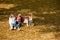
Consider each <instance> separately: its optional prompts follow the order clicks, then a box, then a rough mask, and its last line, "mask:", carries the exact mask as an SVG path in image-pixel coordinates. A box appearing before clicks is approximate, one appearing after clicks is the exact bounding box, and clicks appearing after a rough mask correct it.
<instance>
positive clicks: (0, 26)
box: [0, 22, 60, 40]
mask: <svg viewBox="0 0 60 40" xmlns="http://www.w3.org/2000/svg"><path fill="white" fill-rule="evenodd" d="M54 27H55V26H52V25H51V26H48V25H40V26H33V27H25V26H22V27H21V31H17V30H9V24H8V22H0V40H60V35H59V34H60V32H56V31H55V29H56V28H55V29H54Z"/></svg>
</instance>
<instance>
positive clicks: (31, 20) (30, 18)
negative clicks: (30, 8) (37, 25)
mask: <svg viewBox="0 0 60 40" xmlns="http://www.w3.org/2000/svg"><path fill="white" fill-rule="evenodd" d="M32 22H33V19H32V15H30V16H29V25H31V24H32Z"/></svg>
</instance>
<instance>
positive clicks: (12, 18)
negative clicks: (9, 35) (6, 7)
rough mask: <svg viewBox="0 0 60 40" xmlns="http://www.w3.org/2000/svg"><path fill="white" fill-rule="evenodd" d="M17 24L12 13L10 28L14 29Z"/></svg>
mask: <svg viewBox="0 0 60 40" xmlns="http://www.w3.org/2000/svg"><path fill="white" fill-rule="evenodd" d="M15 24H16V20H15V17H14V15H13V14H11V16H10V17H9V25H10V29H11V30H12V29H14V27H15Z"/></svg>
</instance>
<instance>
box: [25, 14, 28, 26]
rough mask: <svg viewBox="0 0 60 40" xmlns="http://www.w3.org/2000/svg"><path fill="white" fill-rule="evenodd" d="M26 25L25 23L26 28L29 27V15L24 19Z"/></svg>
mask: <svg viewBox="0 0 60 40" xmlns="http://www.w3.org/2000/svg"><path fill="white" fill-rule="evenodd" d="M24 23H25V24H26V26H27V27H28V16H27V15H26V16H25V17H24Z"/></svg>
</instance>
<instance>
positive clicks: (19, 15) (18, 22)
mask: <svg viewBox="0 0 60 40" xmlns="http://www.w3.org/2000/svg"><path fill="white" fill-rule="evenodd" d="M21 19H22V18H21V14H18V17H17V24H18V30H20V27H21Z"/></svg>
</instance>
